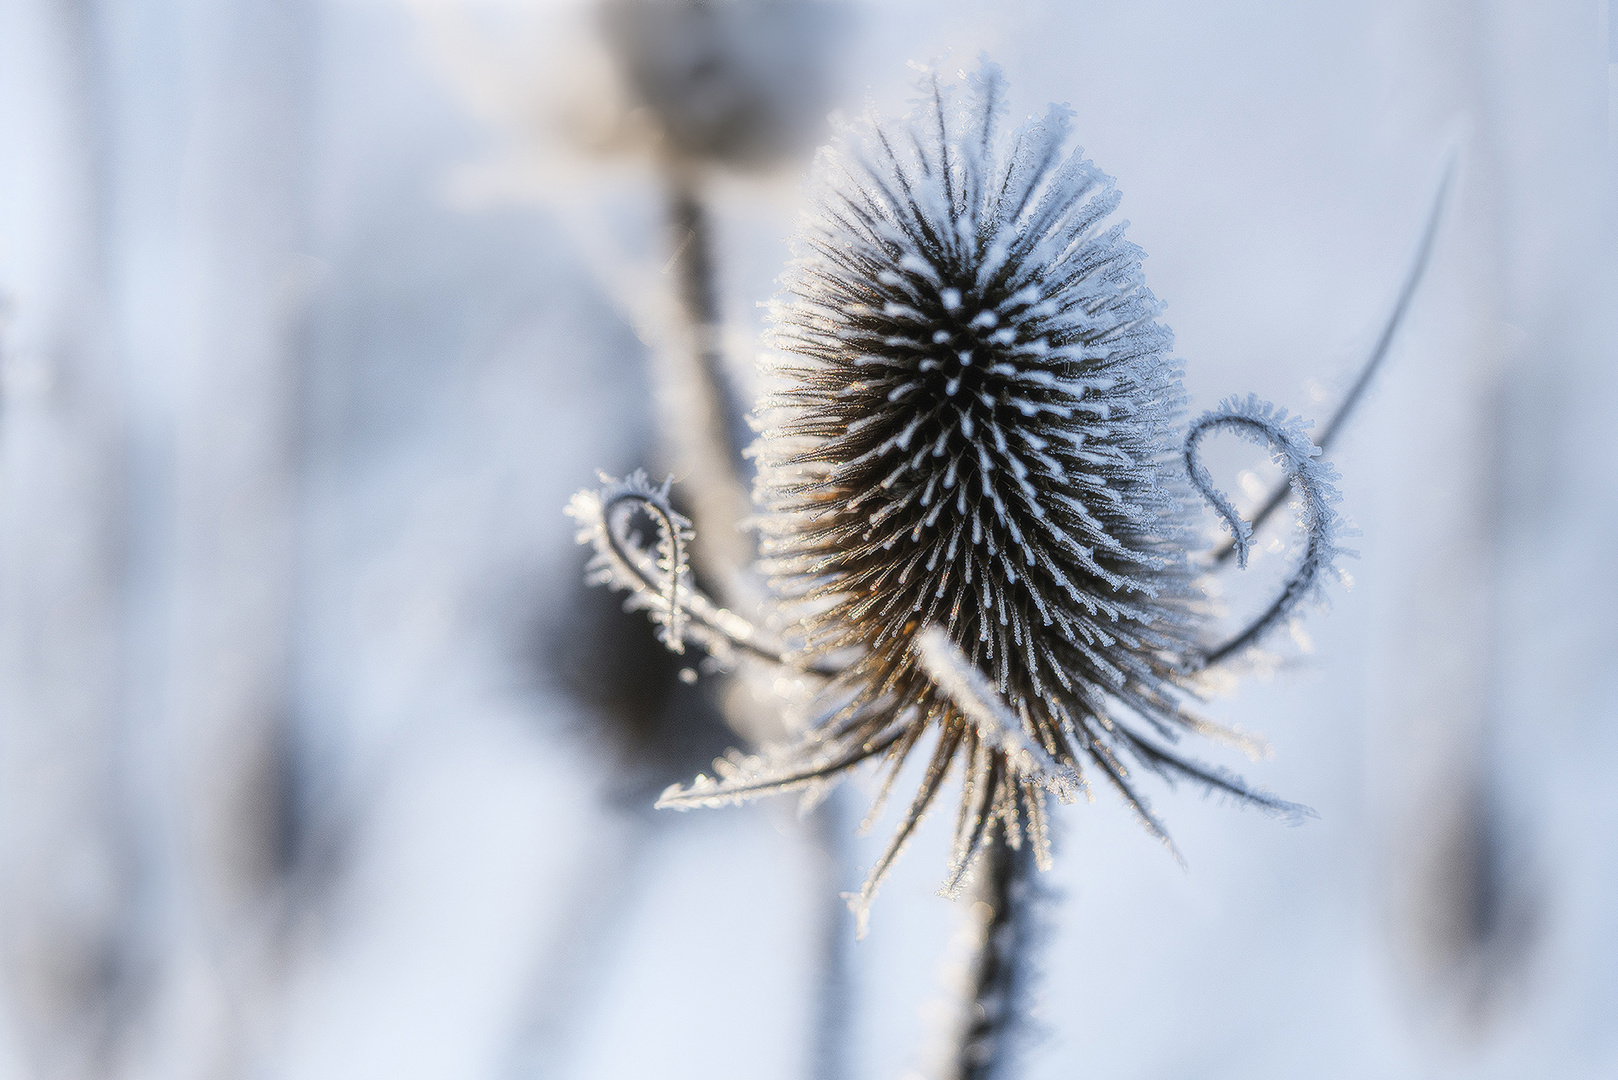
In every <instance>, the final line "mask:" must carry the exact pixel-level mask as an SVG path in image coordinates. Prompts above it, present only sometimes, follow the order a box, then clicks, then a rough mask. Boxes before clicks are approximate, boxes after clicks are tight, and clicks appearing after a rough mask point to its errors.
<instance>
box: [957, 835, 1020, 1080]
mask: <svg viewBox="0 0 1618 1080" xmlns="http://www.w3.org/2000/svg"><path fill="white" fill-rule="evenodd" d="M983 861H984V866H983V868H982V870H981V871H980V873H981V875H982V877H981V879H980V888H979V895H978V900H977V903H975V904H973V910H974V911H975V912H980V913H981V915H982V917H983V920H984V922H983V930H982V938H981V939H980V943H979V945H978V949H977V953H976V955H975V956H973V958H972V961H971V968H970V971H969V973H968V979H969V980H970V981H969V984H968V987H967V994H966V995H963V997H964V1000H965V1002H966V1016H965V1017H964V1018H963V1020H964V1022H963V1023H962V1025H961V1027H960V1034H959V1042H958V1043H957V1045H956V1047H955V1052H954V1055H953V1058H954V1060H953V1063H952V1064H953V1072H952V1080H1008V1078H1009V1077H1010V1076H1011V1075H1012V1073H1011V1066H1012V1052H1011V1051H1012V1039H1013V1036H1014V1035H1015V1032H1016V1028H1017V1026H1018V1024H1019V1023H1021V1022H1023V1021H1024V1019H1025V1017H1024V1013H1026V1011H1027V1007H1028V1002H1027V996H1028V995H1027V990H1028V983H1029V981H1030V977H1031V974H1032V973H1031V972H1030V970H1029V960H1030V957H1031V954H1032V951H1033V950H1032V948H1031V946H1032V945H1033V944H1034V942H1033V936H1034V930H1035V926H1034V914H1035V912H1034V900H1035V897H1034V880H1033V877H1034V845H1033V844H1032V843H1030V842H1028V840H1027V839H1026V838H1025V839H1024V842H1023V843H1022V845H1021V846H1020V847H1018V848H1015V849H1013V848H1012V847H1011V846H1010V845H1008V844H1007V843H1006V839H1005V833H1004V830H1003V828H1002V829H1001V831H1000V834H999V835H998V836H997V837H996V838H995V841H994V842H993V843H991V844H990V845H989V848H988V850H987V851H986V852H985V853H984V855H983ZM979 904H982V905H986V906H987V908H988V910H987V911H983V910H982V909H981V908H979V907H978V905H979Z"/></svg>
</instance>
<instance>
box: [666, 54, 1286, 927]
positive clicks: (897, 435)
mask: <svg viewBox="0 0 1618 1080" xmlns="http://www.w3.org/2000/svg"><path fill="white" fill-rule="evenodd" d="M962 78H963V79H964V87H958V86H957V87H952V86H950V85H947V84H946V82H945V80H941V79H939V78H938V77H937V76H936V75H934V76H931V77H929V78H928V79H926V80H925V81H924V83H923V87H924V97H923V98H922V99H921V100H919V101H918V102H917V103H916V105H915V107H914V108H913V110H912V112H911V114H910V115H909V116H908V117H907V118H906V120H905V121H904V122H903V123H902V124H900V125H898V126H896V127H891V128H890V127H885V126H883V125H882V124H880V123H878V122H877V121H876V120H875V119H874V118H871V119H867V120H866V121H865V122H864V123H862V124H860V125H857V126H854V127H851V128H849V129H847V130H846V131H845V132H844V133H843V135H842V138H841V141H840V143H839V144H838V145H837V146H835V147H833V148H830V149H828V150H826V151H823V152H822V156H821V158H820V161H819V163H818V178H819V183H820V185H821V189H822V194H821V196H820V202H819V205H818V207H817V208H816V210H815V212H814V213H813V214H812V215H811V216H809V217H808V219H807V222H806V224H805V226H804V228H803V230H802V232H801V233H800V236H799V240H798V244H799V246H798V258H797V260H796V262H795V263H794V264H793V267H792V269H791V270H790V271H789V273H788V275H787V277H786V279H785V289H784V295H783V297H782V298H781V299H779V300H778V301H777V302H776V304H775V305H774V310H773V320H774V330H773V341H774V345H775V348H776V351H777V353H778V355H777V357H776V359H775V360H774V362H773V364H772V367H771V374H773V375H774V376H775V377H776V378H777V379H778V380H780V386H781V388H780V389H779V390H778V391H777V392H776V393H775V394H774V395H773V396H772V397H771V398H770V399H768V400H767V401H766V402H765V404H764V406H763V407H762V408H761V411H760V416H761V422H762V424H763V429H762V434H761V437H760V439H759V441H758V443H757V445H756V447H755V453H756V455H757V458H758V461H759V467H760V482H759V499H760V502H761V504H762V506H763V508H764V510H765V513H764V514H763V515H762V522H763V525H762V527H763V529H764V555H765V565H766V567H767V568H768V569H769V571H770V572H771V573H772V575H773V576H774V578H775V580H776V581H777V582H778V584H779V588H780V590H781V592H782V595H783V597H784V598H785V600H786V602H787V604H788V605H789V608H788V609H789V610H790V611H791V612H792V614H793V616H794V617H795V618H796V620H798V621H797V625H798V626H799V628H800V631H801V632H802V634H803V635H804V643H803V654H802V655H803V656H805V657H807V658H808V661H807V662H812V663H814V664H816V665H818V666H820V667H821V668H823V669H826V670H837V671H838V673H837V674H836V675H835V676H833V677H832V678H830V679H829V681H828V682H827V684H826V686H825V687H824V689H823V690H822V691H821V692H820V694H819V696H818V698H817V699H816V700H817V709H816V713H815V715H814V719H813V724H812V727H811V730H810V731H809V733H808V734H807V736H806V737H805V739H804V740H803V741H802V742H801V743H800V744H799V745H798V746H795V747H793V748H791V749H789V750H787V751H783V752H777V753H774V754H769V755H766V756H764V757H762V758H757V757H755V758H744V757H741V756H740V755H736V756H733V758H732V759H731V760H730V761H729V762H721V763H720V765H721V768H720V770H719V772H720V775H719V776H718V777H717V778H707V777H699V778H698V779H697V781H696V782H695V783H694V784H693V785H691V786H690V787H689V788H686V789H678V788H674V789H670V791H669V792H667V793H665V796H664V799H663V800H662V803H661V804H660V805H670V806H700V805H718V804H720V803H726V802H733V801H737V800H740V799H745V798H750V797H753V796H756V795H759V794H768V793H771V792H775V791H780V790H782V789H785V788H792V787H802V786H810V787H811V793H813V790H814V787H813V786H815V785H823V784H824V782H825V781H826V780H827V779H828V778H834V777H835V775H836V774H837V773H839V772H841V771H842V770H845V769H847V768H848V767H850V766H852V765H853V764H855V763H857V762H859V761H862V760H865V759H867V758H871V757H875V756H878V755H881V756H883V757H884V758H885V765H886V767H887V769H888V777H887V784H890V785H891V783H892V779H893V775H894V774H895V773H897V771H898V770H899V768H900V766H901V765H902V763H903V762H904V761H905V760H906V758H907V756H908V755H910V754H911V753H912V751H914V750H915V749H916V748H917V746H918V744H921V743H922V741H923V737H924V736H925V735H926V734H927V733H928V732H935V733H936V740H937V741H936V743H935V744H934V745H933V746H932V749H931V751H930V757H929V760H928V762H927V765H926V768H925V771H924V772H923V778H922V782H921V788H920V790H919V791H918V792H917V793H916V795H915V797H914V799H913V800H912V802H911V804H910V808H909V811H908V812H907V813H906V814H905V816H904V819H903V822H902V824H901V825H900V827H899V829H898V832H897V834H896V835H895V836H894V838H893V840H892V842H891V843H890V844H889V845H888V848H887V850H886V851H885V852H884V854H883V855H882V857H881V858H880V859H879V860H878V862H877V864H876V865H875V867H874V868H873V869H872V871H871V874H870V877H869V879H868V880H867V881H866V883H865V886H864V888H863V889H862V890H861V893H860V895H859V896H858V897H856V898H854V901H853V903H854V906H855V908H856V911H859V912H861V913H863V911H864V909H865V907H866V906H867V905H868V904H869V901H870V899H871V896H872V894H873V893H874V891H875V889H876V886H877V885H878V884H879V883H880V881H881V879H882V877H883V875H884V874H885V872H886V871H887V869H888V867H889V866H890V865H891V863H892V861H893V860H894V858H895V857H896V856H897V855H898V853H899V851H900V849H901V848H902V847H903V845H904V843H905V841H906V840H907V839H908V837H909V836H910V834H911V832H912V831H913V830H914V828H915V826H916V824H917V823H918V821H919V820H920V818H921V816H922V815H923V814H924V813H925V811H926V810H927V809H928V807H929V805H930V804H931V803H932V802H933V800H934V798H935V796H936V795H937V794H938V791H939V789H940V787H941V785H942V784H943V782H944V780H945V777H946V775H947V774H948V773H949V772H950V770H951V766H952V764H953V763H954V762H957V761H959V762H961V763H963V766H964V778H965V791H964V794H963V798H962V802H961V806H960V811H959V816H958V819H957V823H956V836H955V847H954V853H953V857H952V865H951V868H950V873H949V878H948V880H947V882H946V885H945V891H946V893H952V892H954V891H955V890H957V889H958V888H959V886H960V884H961V882H962V880H963V876H964V875H965V874H966V872H967V871H968V870H969V869H970V867H971V866H972V864H973V862H974V861H975V859H976V856H977V855H978V853H979V852H980V851H981V850H982V848H983V846H984V845H985V844H986V843H989V842H993V841H994V839H995V838H996V833H997V831H998V833H999V835H1000V836H1002V837H1003V838H1004V840H1005V842H1007V843H1010V844H1012V845H1014V846H1015V845H1019V844H1021V843H1022V842H1023V841H1024V839H1025V838H1027V839H1028V840H1030V841H1031V842H1032V843H1034V845H1035V849H1036V854H1037V856H1038V858H1039V861H1040V862H1041V864H1044V863H1047V862H1048V852H1047V848H1048V843H1047V841H1046V831H1045V815H1046V795H1047V794H1048V793H1050V794H1055V795H1057V796H1058V797H1059V798H1060V799H1062V800H1063V801H1066V800H1068V799H1070V798H1072V796H1073V794H1074V793H1076V792H1077V791H1079V790H1083V789H1084V785H1085V781H1084V766H1085V765H1086V764H1088V765H1090V766H1092V767H1093V768H1095V769H1096V770H1097V771H1098V772H1099V774H1100V775H1102V776H1104V777H1106V778H1107V779H1108V780H1109V781H1110V782H1111V783H1112V784H1113V785H1114V786H1116V787H1117V789H1118V790H1119V791H1120V792H1121V793H1122V794H1123V796H1124V798H1125V799H1126V800H1127V801H1128V802H1129V804H1130V805H1131V806H1132V807H1134V808H1135V809H1136V810H1137V811H1138V812H1139V814H1140V816H1141V818H1142V819H1143V821H1144V822H1145V823H1146V825H1147V827H1148V828H1149V829H1151V830H1152V831H1153V832H1154V833H1155V834H1157V835H1158V836H1160V837H1163V838H1164V839H1165V840H1166V836H1165V834H1164V832H1163V830H1162V828H1161V826H1160V825H1159V823H1158V822H1157V820H1156V819H1155V818H1154V817H1153V816H1152V815H1151V813H1150V812H1149V811H1148V809H1147V808H1146V805H1145V802H1144V800H1143V799H1142V798H1141V796H1140V795H1139V794H1137V792H1136V790H1135V787H1134V778H1133V777H1132V775H1131V769H1132V768H1133V767H1134V766H1140V767H1144V768H1146V769H1150V770H1153V771H1155V772H1158V773H1160V774H1163V775H1165V776H1167V777H1169V778H1170V779H1173V778H1175V777H1177V776H1187V777H1190V778H1193V779H1194V780H1196V781H1199V782H1201V783H1204V784H1207V785H1210V786H1212V787H1215V788H1219V789H1223V790H1225V791H1228V792H1231V793H1233V794H1235V795H1237V796H1239V797H1240V798H1242V799H1244V800H1249V801H1252V802H1256V803H1259V804H1260V805H1263V806H1266V807H1269V808H1271V809H1275V810H1280V811H1284V812H1285V811H1291V810H1294V809H1296V808H1294V807H1291V806H1290V805H1289V804H1286V803H1282V802H1279V801H1278V800H1275V799H1273V798H1271V797H1270V796H1268V795H1265V794H1263V793H1260V792H1256V791H1254V790H1252V789H1250V788H1249V787H1247V786H1246V785H1245V784H1243V783H1242V782H1241V781H1240V780H1239V779H1237V778H1236V777H1234V776H1232V775H1230V774H1228V773H1226V772H1224V771H1222V770H1217V769H1214V768H1211V767H1209V766H1205V765H1201V764H1198V763H1195V762H1191V761H1187V760H1185V759H1184V758H1182V757H1180V756H1178V755H1176V754H1175V753H1174V752H1172V751H1171V749H1169V747H1168V745H1167V744H1169V743H1172V742H1174V741H1175V740H1176V739H1177V738H1178V737H1179V735H1180V734H1181V733H1182V732H1183V731H1185V730H1195V731H1201V732H1203V733H1205V734H1214V733H1217V731H1218V730H1220V729H1214V728H1213V726H1212V725H1209V724H1207V723H1206V722H1204V721H1201V720H1198V719H1196V718H1195V717H1193V716H1192V715H1191V714H1189V713H1188V712H1186V711H1184V710H1183V709H1182V707H1181V704H1180V699H1181V696H1182V692H1183V688H1184V684H1185V680H1186V679H1187V677H1188V676H1189V675H1191V674H1192V673H1194V672H1195V670H1196V669H1197V668H1199V667H1200V666H1201V659H1202V657H1203V656H1204V655H1205V654H1204V653H1203V652H1202V651H1201V650H1200V649H1199V643H1198V640H1197V636H1196V629H1197V626H1196V620H1195V618H1194V610H1195V609H1194V605H1195V604H1196V602H1197V601H1198V600H1199V599H1201V594H1200V592H1199V591H1198V590H1196V589H1195V587H1194V586H1193V583H1192V572H1191V570H1190V568H1189V567H1188V566H1187V563H1186V558H1185V547H1186V545H1187V543H1188V542H1189V540H1190V530H1189V527H1188V518H1189V502H1190V499H1191V498H1192V497H1193V496H1192V492H1191V489H1190V487H1189V485H1188V484H1187V479H1186V476H1185V473H1184V471H1183V466H1181V465H1180V464H1178V462H1177V461H1176V460H1175V458H1176V455H1177V453H1178V452H1179V450H1180V440H1181V439H1183V437H1184V427H1183V421H1182V415H1181V414H1182V409H1183V395H1182V391H1181V387H1180V381H1179V374H1180V373H1179V370H1178V369H1177V367H1176V365H1175V363H1174V362H1173V361H1172V360H1171V359H1170V358H1169V356H1168V350H1169V348H1170V345H1171V335H1170V332H1169V330H1168V329H1167V328H1166V327H1164V326H1163V325H1162V324H1161V323H1160V322H1158V321H1157V316H1158V313H1159V311H1160V304H1159V303H1158V301H1157V300H1156V299H1155V298H1154V297H1153V296H1152V294H1151V292H1150V291H1149V290H1148V289H1147V288H1146V286H1145V284H1144V282H1143V279H1142V275H1141V265H1140V262H1141V257H1142V253H1141V251H1140V250H1139V249H1138V248H1136V247H1135V246H1134V245H1133V244H1131V243H1129V242H1128V241H1126V240H1125V239H1124V235H1123V234H1124V225H1123V224H1122V223H1117V224H1110V225H1109V224H1107V221H1106V219H1107V218H1108V216H1109V215H1110V214H1111V213H1112V212H1113V210H1114V209H1115V208H1116V207H1117V205H1118V200H1119V196H1118V192H1117V191H1116V189H1115V188H1114V186H1113V181H1112V179H1111V178H1110V177H1108V176H1106V175H1104V174H1103V173H1101V172H1100V171H1099V170H1098V169H1097V168H1096V167H1095V166H1094V165H1093V164H1092V163H1091V162H1089V161H1088V160H1086V159H1085V158H1084V157H1083V155H1082V152H1080V151H1078V150H1073V151H1072V152H1065V151H1064V146H1065V143H1066V141H1067V137H1068V132H1069V125H1070V119H1071V113H1070V112H1069V110H1068V109H1066V108H1065V107H1062V106H1052V107H1051V108H1050V109H1049V110H1048V111H1047V112H1046V114H1045V115H1044V116H1043V117H1039V118H1033V119H1029V120H1028V121H1026V122H1025V123H1023V124H1022V125H1021V126H1020V127H1018V128H1017V129H1016V130H1015V131H1014V132H1012V133H1010V135H1009V138H1003V137H1002V134H1001V131H1000V123H999V121H1000V117H1001V113H1002V112H1003V109H1004V106H1003V101H1002V99H1003V90H1004V86H1003V81H1002V78H1001V75H1000V72H999V70H998V68H996V67H994V66H993V65H989V64H985V65H983V66H982V67H981V68H980V69H979V70H978V71H977V72H976V73H974V74H971V75H963V76H962ZM789 621H790V620H789ZM882 794H883V796H885V795H886V794H887V788H886V786H884V789H883V793H882ZM878 802H879V804H880V802H881V799H880V798H879V800H878ZM875 813H876V810H875V809H873V811H872V814H873V816H874V815H875Z"/></svg>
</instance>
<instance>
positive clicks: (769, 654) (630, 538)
mask: <svg viewBox="0 0 1618 1080" xmlns="http://www.w3.org/2000/svg"><path fill="white" fill-rule="evenodd" d="M601 480H602V483H603V484H604V485H605V486H604V487H601V488H599V489H593V490H592V489H585V490H584V491H580V492H579V493H577V494H576V495H574V496H573V499H572V501H571V502H570V503H569V504H568V507H567V513H568V515H569V516H570V517H573V518H575V519H577V520H578V522H579V532H578V541H579V543H581V544H584V543H588V544H590V545H591V546H592V547H593V548H594V549H595V557H594V558H592V559H591V560H590V564H589V566H588V567H587V572H588V577H587V579H586V580H588V581H589V583H590V584H592V585H606V586H608V587H610V588H612V589H614V590H618V591H621V592H627V593H629V599H628V600H627V601H626V603H625V606H626V607H627V608H629V609H630V610H636V609H641V610H645V611H646V612H647V613H648V615H649V616H650V618H651V620H652V622H653V623H654V624H656V626H657V628H658V630H657V636H658V640H660V641H662V642H663V644H664V645H666V646H667V647H668V648H669V650H670V651H671V652H676V653H684V652H685V646H686V642H688V641H690V642H694V643H696V644H697V645H699V646H700V647H702V648H703V649H705V650H707V652H708V654H709V655H710V656H712V657H713V658H714V659H715V660H718V661H720V662H724V661H725V660H727V659H728V658H729V657H730V656H731V655H732V654H733V653H734V652H735V651H737V650H740V651H742V652H746V653H750V654H751V655H753V656H756V657H758V658H760V659H763V660H766V661H769V662H770V663H775V664H782V665H785V666H788V667H798V666H800V665H798V664H796V663H794V661H793V658H792V657H791V656H790V655H789V654H788V652H787V650H786V648H785V646H784V645H782V644H781V643H780V642H777V641H774V640H773V639H771V638H770V637H769V636H768V635H766V634H765V633H764V632H763V631H761V630H759V629H758V627H756V626H754V625H753V624H752V623H750V622H748V621H747V620H746V619H744V618H742V617H741V616H740V615H737V614H736V613H735V612H733V611H730V610H729V609H727V608H723V607H720V606H719V605H718V604H716V603H714V602H713V601H712V600H711V599H709V598H708V597H707V596H706V595H705V594H704V593H703V592H702V591H701V590H700V589H698V588H697V587H696V586H695V585H693V584H692V582H691V566H690V559H689V556H688V554H687V548H686V546H687V545H688V544H689V543H690V542H691V541H692V540H693V539H695V537H696V534H695V533H694V532H693V531H692V529H691V522H690V520H688V519H687V518H686V517H684V516H683V515H681V514H680V513H679V512H677V511H676V510H675V509H674V507H673V506H672V505H671V504H670V502H669V488H670V486H671V484H672V482H673V478H672V477H671V478H669V479H668V480H665V481H664V482H663V484H662V486H660V487H656V486H653V485H652V483H651V482H650V481H649V480H647V478H646V473H645V472H644V471H642V470H640V469H637V470H635V471H634V472H633V473H630V474H629V475H628V476H626V477H624V478H623V479H622V480H615V479H613V478H612V477H610V476H607V475H605V474H603V475H602V477H601ZM637 510H638V511H640V512H641V513H644V514H645V515H646V516H648V517H649V518H651V519H652V521H653V522H654V523H655V524H656V525H657V532H658V537H657V544H656V547H655V549H654V550H652V551H647V550H645V549H644V548H643V547H641V546H640V544H639V543H638V542H637V541H636V538H635V536H634V535H633V533H632V532H631V529H630V522H631V520H632V519H633V517H634V513H635V511H637ZM809 670H811V671H816V672H818V669H815V668H811V669H809ZM819 673H821V674H825V672H819Z"/></svg>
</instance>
